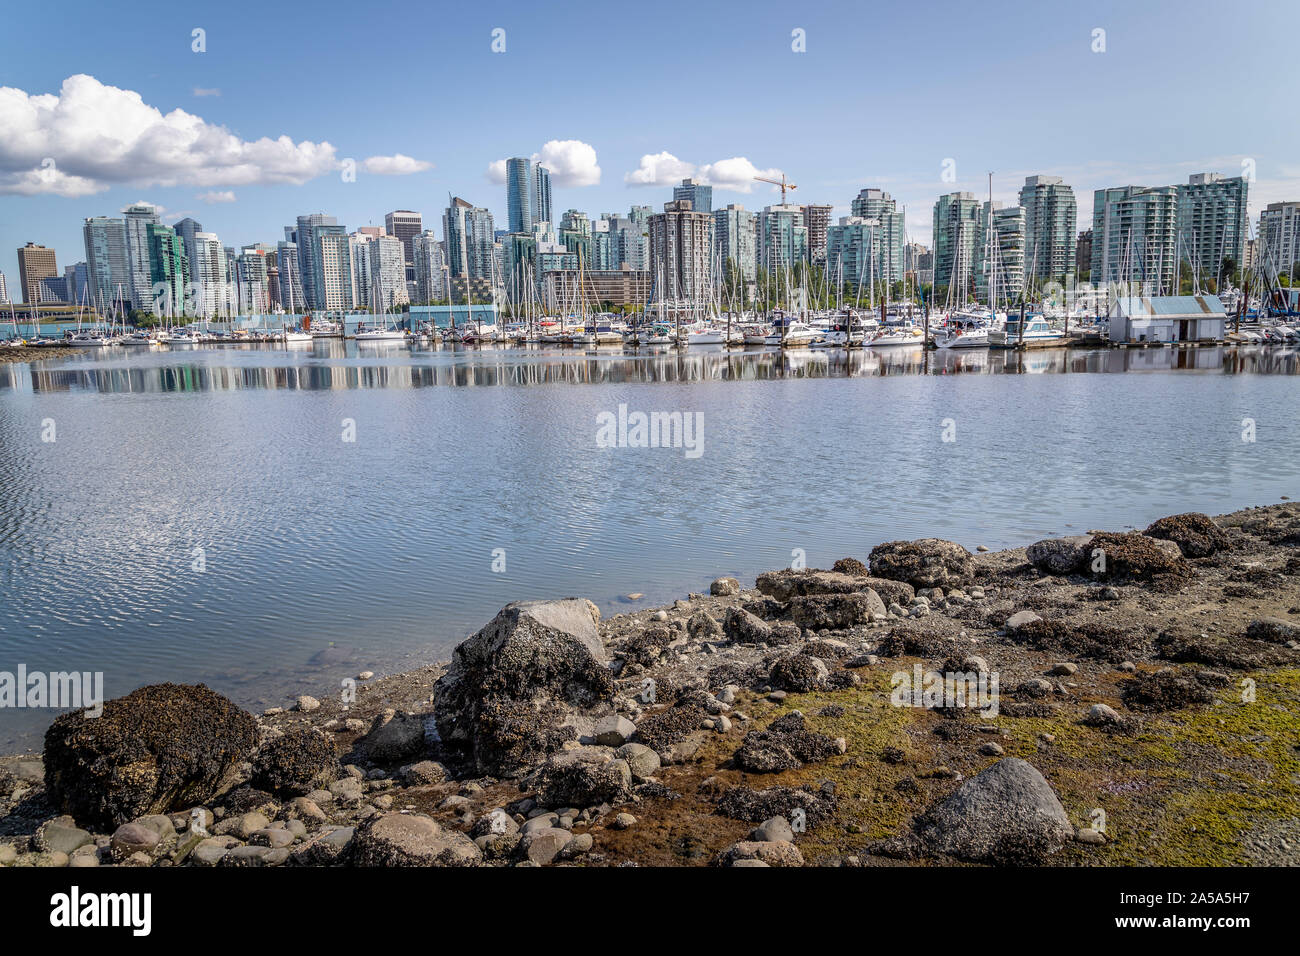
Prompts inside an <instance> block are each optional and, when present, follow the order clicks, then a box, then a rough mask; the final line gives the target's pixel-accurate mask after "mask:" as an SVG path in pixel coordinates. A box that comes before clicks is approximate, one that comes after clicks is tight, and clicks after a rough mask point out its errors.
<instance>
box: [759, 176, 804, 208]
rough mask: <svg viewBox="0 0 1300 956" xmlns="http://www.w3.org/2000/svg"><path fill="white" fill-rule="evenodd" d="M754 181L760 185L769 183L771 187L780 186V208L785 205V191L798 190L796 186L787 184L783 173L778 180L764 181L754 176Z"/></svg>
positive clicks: (760, 177)
mask: <svg viewBox="0 0 1300 956" xmlns="http://www.w3.org/2000/svg"><path fill="white" fill-rule="evenodd" d="M754 179H756V180H757V181H758V182H760V183H771V184H772V185H773V186H780V187H781V205H782V206H784V205H785V191H786V190H787V189H798V188H799V187H798V186H796V185H795V184H794V183H788V182H786V181H785V173H782V174H781V178H780V179H764V178H763V177H762V176H755V177H754Z"/></svg>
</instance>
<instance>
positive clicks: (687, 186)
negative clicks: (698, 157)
mask: <svg viewBox="0 0 1300 956" xmlns="http://www.w3.org/2000/svg"><path fill="white" fill-rule="evenodd" d="M682 199H685V200H687V201H688V202H690V204H691V208H692V209H693V210H695V211H696V212H708V213H711V212H713V187H712V186H706V185H705V184H704V183H701V182H697V181H695V180H694V179H683V180H682V182H681V185H680V186H674V187H673V201H674V202H677V201H679V200H682Z"/></svg>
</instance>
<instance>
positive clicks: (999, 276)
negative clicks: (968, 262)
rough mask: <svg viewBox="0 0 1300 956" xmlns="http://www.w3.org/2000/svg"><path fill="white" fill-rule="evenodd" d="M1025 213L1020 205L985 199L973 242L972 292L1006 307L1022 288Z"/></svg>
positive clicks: (986, 301)
mask: <svg viewBox="0 0 1300 956" xmlns="http://www.w3.org/2000/svg"><path fill="white" fill-rule="evenodd" d="M1027 241H1028V240H1027V233H1026V215H1025V210H1024V208H1023V207H1021V206H1007V207H1001V206H1000V205H999V204H998V203H996V202H985V203H984V204H983V206H981V208H980V234H979V237H978V240H977V243H976V246H975V296H976V298H978V299H979V300H980V301H981V302H984V303H989V302H994V303H995V304H996V305H997V307H998V308H999V309H1006V308H1007V307H1008V306H1010V305H1012V304H1013V303H1017V302H1019V301H1020V297H1021V294H1022V293H1023V292H1024V290H1025V247H1026V244H1027Z"/></svg>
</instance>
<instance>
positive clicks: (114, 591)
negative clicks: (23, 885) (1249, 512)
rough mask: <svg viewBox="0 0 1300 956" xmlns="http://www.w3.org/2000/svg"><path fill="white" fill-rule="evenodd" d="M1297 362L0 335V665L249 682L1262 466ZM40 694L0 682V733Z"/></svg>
mask: <svg viewBox="0 0 1300 956" xmlns="http://www.w3.org/2000/svg"><path fill="white" fill-rule="evenodd" d="M1297 371H1300V357H1298V356H1297V354H1296V353H1295V352H1294V351H1284V350H1274V351H1264V350H1254V351H1251V350H1245V349H1243V350H1226V351H1223V350H1208V349H1207V350H1196V351H1191V352H1181V353H1174V352H1170V351H1165V350H1151V351H1129V352H1118V351H1114V352H1107V351H1096V352H1079V351H1075V352H1071V353H1068V354H1067V353H1065V352H1063V351H1051V352H1038V353H1034V352H1031V353H1027V354H1024V355H1014V354H1011V355H1008V354H1005V353H983V352H977V353H970V354H960V353H942V352H941V353H932V354H929V355H924V354H923V353H921V352H920V351H919V350H908V351H900V350H894V351H892V352H886V353H884V354H874V353H870V352H867V353H861V352H855V353H851V354H846V353H843V352H832V353H816V352H810V353H803V354H799V355H793V354H792V355H787V356H784V357H783V356H781V355H779V354H777V353H773V352H767V353H754V352H748V353H743V354H742V353H735V352H733V353H730V354H727V353H724V352H722V351H715V352H706V351H701V352H695V351H692V352H690V353H687V354H684V355H679V354H677V353H675V352H655V353H646V352H641V353H637V354H632V353H623V352H621V351H617V350H615V351H602V352H601V353H599V354H597V353H594V352H591V353H583V352H578V353H574V352H572V351H570V352H559V351H546V352H539V351H535V350H534V351H528V350H522V349H521V350H504V349H503V350H485V351H459V350H458V351H452V350H427V351H418V350H417V351H408V350H405V349H400V348H395V347H390V346H370V347H366V346H363V347H362V348H361V350H360V352H358V350H357V347H356V346H355V344H352V343H349V344H347V345H346V346H345V345H344V343H342V342H337V341H335V342H318V343H314V344H313V345H311V346H310V347H305V348H294V349H286V348H284V347H278V348H277V347H273V346H260V347H259V346H245V347H231V348H224V349H222V348H214V349H207V350H184V351H171V352H128V351H125V350H120V349H113V350H107V351H105V352H103V353H99V352H98V351H97V352H96V353H95V354H87V355H78V356H76V357H74V358H71V359H67V360H50V361H46V362H41V363H36V364H34V365H26V364H14V365H7V366H0V671H13V670H15V669H16V668H17V665H18V664H19V663H24V664H26V665H27V667H28V669H29V670H72V669H75V670H90V671H103V672H104V673H105V683H106V692H107V695H108V696H110V697H113V696H119V695H121V694H123V693H126V692H127V691H129V690H130V689H132V688H133V687H136V686H139V685H140V684H143V683H148V682H152V681H158V680H164V679H167V680H182V681H200V680H201V681H205V682H207V683H208V684H209V685H210V686H213V687H215V688H217V689H218V690H221V691H223V692H225V693H228V694H230V695H231V696H233V697H235V698H236V699H237V700H239V701H240V702H241V703H243V704H245V705H247V706H250V707H256V708H260V707H266V706H271V705H274V704H283V703H285V702H286V699H287V695H290V694H293V693H299V692H303V691H307V690H315V691H320V690H324V689H325V688H326V687H328V686H331V685H333V684H334V682H336V681H337V680H338V679H339V678H342V677H347V676H351V675H353V674H355V673H356V672H357V671H358V670H360V669H372V670H375V671H377V672H379V673H384V672H388V671H393V670H399V669H404V668H409V667H413V666H416V665H417V664H420V663H427V662H432V661H435V660H438V659H442V658H445V657H446V656H447V654H448V652H449V651H450V649H451V647H452V646H453V645H454V644H455V643H456V642H457V641H459V640H461V639H462V638H464V637H465V636H466V635H467V634H469V633H471V632H473V631H474V630H475V629H476V628H477V627H478V626H480V625H481V624H482V623H483V622H484V621H486V620H488V619H489V618H490V617H491V616H492V615H493V614H494V613H495V612H496V610H497V609H498V608H499V607H500V606H501V605H503V604H505V603H507V602H508V601H511V600H518V599H522V598H535V597H545V596H556V595H559V596H564V595H581V596H587V597H590V598H591V599H592V600H594V601H596V603H597V604H598V605H600V606H601V608H602V610H603V611H604V612H605V613H613V612H616V611H618V610H626V609H628V608H629V607H632V606H633V605H630V604H628V603H626V602H624V601H622V600H620V596H621V595H624V594H627V593H629V592H643V593H644V595H645V597H644V599H643V600H642V602H641V603H643V604H648V603H658V602H662V601H666V600H670V599H672V598H674V597H679V596H682V595H683V594H684V593H685V592H686V591H688V590H702V589H706V588H707V585H708V582H709V581H710V580H711V579H712V578H714V577H716V576H718V575H720V574H735V575H737V576H738V577H740V578H742V579H746V578H748V579H751V580H752V578H753V576H754V575H755V574H756V573H757V572H759V571H762V570H765V569H769V568H773V567H780V566H784V565H788V564H789V563H790V561H791V553H792V551H793V550H794V549H796V548H799V549H803V550H804V551H805V552H806V555H807V562H808V564H809V565H810V566H827V565H829V564H830V563H831V562H833V561H834V560H835V559H836V558H839V557H843V556H845V555H854V556H857V557H861V558H865V557H866V555H867V552H868V551H869V550H870V549H871V547H872V545H874V544H876V543H878V542H880V541H883V540H888V539H892V538H908V537H917V536H922V535H940V536H943V537H949V538H953V539H955V540H957V541H960V542H962V543H964V544H966V545H967V546H968V547H971V548H974V547H975V546H976V545H980V544H983V545H987V546H989V547H991V548H997V547H1000V546H1006V545H1015V544H1023V543H1025V542H1027V541H1029V540H1032V539H1034V538H1036V537H1041V536H1043V535H1047V534H1053V533H1062V532H1069V531H1070V530H1072V529H1084V528H1089V527H1101V526H1106V527H1120V526H1124V525H1127V524H1133V525H1139V526H1142V525H1145V523H1146V522H1149V521H1150V520H1151V519H1153V518H1156V517H1158V516H1160V515H1164V514H1168V513H1171V512H1175V511H1183V510H1203V511H1208V512H1211V513H1214V512H1222V511H1227V510H1231V509H1233V508H1237V507H1241V506H1244V505H1247V504H1262V503H1267V502H1271V501H1276V500H1277V499H1278V498H1279V497H1280V496H1281V495H1284V494H1285V495H1291V496H1293V497H1295V496H1297V493H1300V482H1298V481H1297V478H1298V477H1300V431H1298V430H1297V427H1296V424H1295V417H1296V416H1295V413H1296V408H1297V401H1296V394H1297V389H1298V388H1300V380H1297V377H1296V375H1297ZM621 403H625V404H626V405H627V406H628V408H629V410H630V411H645V412H652V411H665V412H666V411H682V412H691V413H693V412H699V413H701V414H702V422H703V439H704V445H703V449H704V450H703V454H702V455H701V456H700V457H698V458H688V457H686V455H685V454H684V453H683V450H682V449H664V448H660V449H639V448H600V447H597V442H596V427H597V426H596V418H597V416H598V415H599V414H601V413H602V412H614V411H616V410H617V408H618V406H619V405H620V404H621ZM1245 418H1251V419H1254V420H1255V422H1256V423H1257V426H1256V427H1257V439H1258V440H1257V441H1255V442H1253V443H1250V442H1244V441H1243V440H1242V420H1243V419H1245ZM345 419H350V420H351V421H352V422H353V423H354V426H355V441H352V442H348V441H344V440H343V439H344V431H345V422H344V420H345ZM948 419H951V422H950V423H949V424H950V425H951V426H953V427H955V439H956V440H955V441H944V440H943V434H944V423H945V420H948ZM47 420H52V422H53V426H54V429H55V432H54V436H55V439H56V440H55V441H53V442H48V441H42V440H41V438H42V432H43V430H45V431H46V434H47V435H48V427H49V422H48V421H47ZM949 434H950V435H951V434H952V432H951V430H950V432H949ZM197 549H202V551H201V552H199V551H198V550H197ZM496 549H504V555H505V571H504V572H494V571H493V561H494V551H495V550H496ZM200 553H201V555H202V562H201V568H202V569H201V570H195V567H196V566H200V565H199V562H198V560H197V558H198V556H199V555H200ZM50 719H51V713H50V712H49V711H28V710H12V709H11V710H0V748H3V749H5V750H10V749H13V748H14V747H16V746H38V745H39V733H40V732H41V731H42V730H43V728H44V726H45V725H46V724H47V723H48V721H49V720H50Z"/></svg>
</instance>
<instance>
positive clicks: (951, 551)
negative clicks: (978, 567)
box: [868, 538, 975, 588]
mask: <svg viewBox="0 0 1300 956" xmlns="http://www.w3.org/2000/svg"><path fill="white" fill-rule="evenodd" d="M868 560H869V561H870V564H871V573H872V574H874V575H876V576H878V577H882V578H889V579H890V580H893V581H906V582H907V583H908V584H910V585H912V586H913V587H918V588H933V587H957V586H960V585H965V584H969V583H970V582H971V580H972V579H973V578H974V575H975V561H974V558H973V556H972V555H971V553H970V552H969V551H967V550H966V549H965V548H963V547H962V546H961V545H959V544H957V543H956V542H954V541H945V540H944V539H942V538H918V539H917V540H915V541H886V542H885V543H884V544H878V545H876V546H875V547H874V548H872V549H871V555H870V557H869V559H868Z"/></svg>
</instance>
